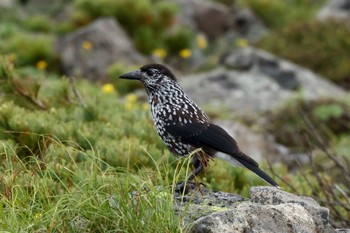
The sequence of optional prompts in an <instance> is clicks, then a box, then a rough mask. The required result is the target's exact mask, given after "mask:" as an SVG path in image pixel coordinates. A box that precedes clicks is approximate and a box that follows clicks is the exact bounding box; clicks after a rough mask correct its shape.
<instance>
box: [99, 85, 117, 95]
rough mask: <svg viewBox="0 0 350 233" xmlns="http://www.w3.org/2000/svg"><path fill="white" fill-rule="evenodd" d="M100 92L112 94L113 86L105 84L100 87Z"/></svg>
mask: <svg viewBox="0 0 350 233" xmlns="http://www.w3.org/2000/svg"><path fill="white" fill-rule="evenodd" d="M102 92H103V93H105V94H110V93H112V92H114V86H113V84H110V83H106V84H104V85H103V86H102Z"/></svg>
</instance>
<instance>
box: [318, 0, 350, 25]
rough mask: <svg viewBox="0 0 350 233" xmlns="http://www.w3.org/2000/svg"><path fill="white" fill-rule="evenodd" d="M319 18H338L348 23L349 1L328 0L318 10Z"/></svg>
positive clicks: (349, 17)
mask: <svg viewBox="0 0 350 233" xmlns="http://www.w3.org/2000/svg"><path fill="white" fill-rule="evenodd" d="M317 18H318V19H319V20H328V19H340V20H344V21H346V22H347V23H348V24H349V25H350V1H349V0H329V1H328V3H327V4H326V5H325V6H324V7H323V8H322V9H321V10H320V11H319V12H318V14H317Z"/></svg>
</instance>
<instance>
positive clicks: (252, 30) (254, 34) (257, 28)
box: [227, 8, 267, 44]
mask: <svg viewBox="0 0 350 233" xmlns="http://www.w3.org/2000/svg"><path fill="white" fill-rule="evenodd" d="M231 15H232V16H231V17H232V20H233V23H232V29H231V30H230V31H229V32H228V34H227V39H228V43H230V44H231V43H232V41H233V40H236V39H239V38H245V39H247V40H249V41H250V42H254V41H257V40H258V39H259V38H261V37H262V36H263V35H265V34H266V33H267V28H266V26H265V25H264V24H263V22H262V21H261V20H260V19H258V18H257V17H256V16H255V15H254V13H253V12H252V11H251V10H250V9H248V8H243V9H241V8H234V10H233V12H232V14H231Z"/></svg>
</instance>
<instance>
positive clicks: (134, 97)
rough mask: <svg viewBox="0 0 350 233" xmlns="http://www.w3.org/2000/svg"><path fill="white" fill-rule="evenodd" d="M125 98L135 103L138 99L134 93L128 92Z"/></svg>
mask: <svg viewBox="0 0 350 233" xmlns="http://www.w3.org/2000/svg"><path fill="white" fill-rule="evenodd" d="M125 98H126V101H127V102H128V103H135V102H136V101H137V99H138V98H137V95H135V94H128V95H127V96H126V97H125Z"/></svg>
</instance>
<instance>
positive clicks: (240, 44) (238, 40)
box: [235, 38, 249, 48]
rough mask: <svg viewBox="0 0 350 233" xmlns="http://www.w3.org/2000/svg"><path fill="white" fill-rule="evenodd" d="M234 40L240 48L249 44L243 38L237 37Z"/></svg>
mask: <svg viewBox="0 0 350 233" xmlns="http://www.w3.org/2000/svg"><path fill="white" fill-rule="evenodd" d="M235 42H236V45H237V46H238V47H241V48H245V47H248V46H249V41H248V40H247V39H245V38H240V39H237V40H236V41H235Z"/></svg>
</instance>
